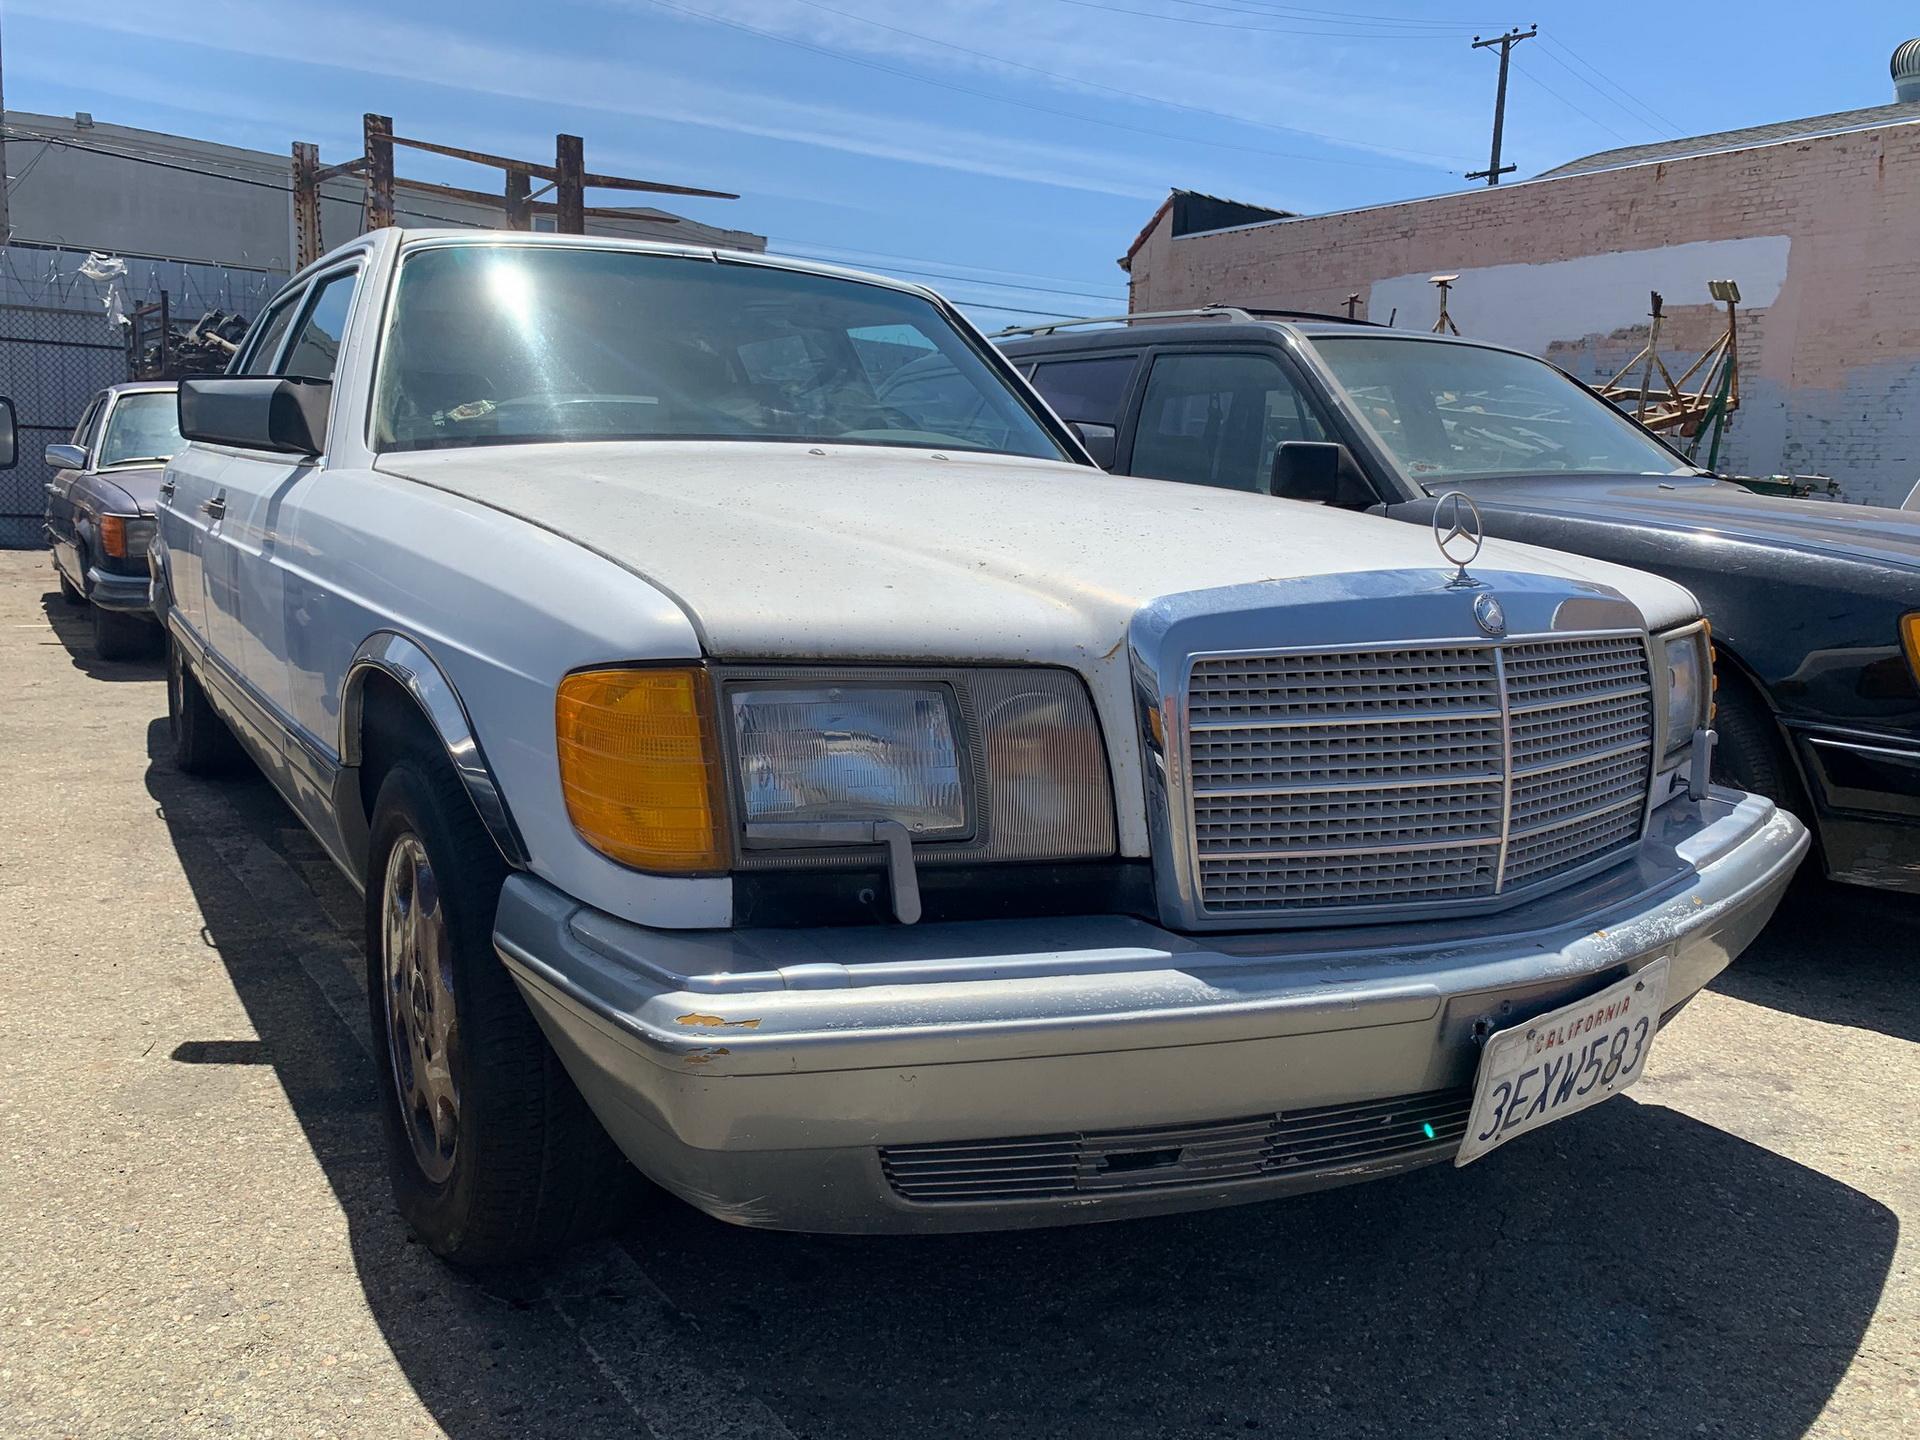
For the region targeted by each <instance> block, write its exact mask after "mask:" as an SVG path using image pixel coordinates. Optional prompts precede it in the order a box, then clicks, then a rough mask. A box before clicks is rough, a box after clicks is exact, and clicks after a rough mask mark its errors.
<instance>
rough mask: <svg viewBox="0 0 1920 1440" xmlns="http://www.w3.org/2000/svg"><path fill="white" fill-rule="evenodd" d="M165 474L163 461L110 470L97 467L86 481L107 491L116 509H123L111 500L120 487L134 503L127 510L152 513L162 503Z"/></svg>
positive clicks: (129, 511) (145, 513) (133, 512)
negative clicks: (161, 492) (156, 463)
mask: <svg viewBox="0 0 1920 1440" xmlns="http://www.w3.org/2000/svg"><path fill="white" fill-rule="evenodd" d="M166 473H167V467H166V466H165V465H164V464H161V465H121V466H116V467H115V468H113V469H111V470H95V471H93V472H91V473H90V474H89V475H88V477H87V482H88V483H89V484H90V485H93V486H95V487H96V488H98V489H99V490H101V491H102V492H105V493H106V495H107V498H108V499H109V500H110V501H111V503H112V505H113V508H114V509H115V510H120V509H121V502H120V501H119V500H117V499H112V497H111V492H112V491H114V490H118V491H119V492H120V493H121V494H122V495H125V496H126V497H127V504H128V505H130V506H131V509H130V510H128V511H126V512H125V513H129V514H137V515H151V514H153V512H154V507H155V506H156V505H158V504H159V503H160V482H161V480H162V479H164V478H165V477H166Z"/></svg>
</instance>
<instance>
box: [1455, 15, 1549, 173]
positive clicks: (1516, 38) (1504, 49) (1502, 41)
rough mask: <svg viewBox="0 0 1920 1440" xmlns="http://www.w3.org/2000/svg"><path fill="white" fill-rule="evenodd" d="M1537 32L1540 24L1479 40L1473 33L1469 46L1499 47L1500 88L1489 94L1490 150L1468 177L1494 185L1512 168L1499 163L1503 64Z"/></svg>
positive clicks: (1504, 100) (1504, 117) (1504, 108)
mask: <svg viewBox="0 0 1920 1440" xmlns="http://www.w3.org/2000/svg"><path fill="white" fill-rule="evenodd" d="M1539 33H1540V27H1539V26H1538V25H1535V26H1534V27H1533V28H1532V29H1530V30H1509V31H1508V32H1507V33H1506V34H1504V35H1496V36H1494V37H1493V38H1492V39H1491V40H1482V39H1481V38H1480V37H1479V36H1478V35H1476V36H1474V37H1473V48H1474V49H1476V50H1491V49H1492V48H1493V47H1494V46H1496V45H1498V46H1499V47H1500V88H1499V89H1498V90H1497V91H1496V92H1495V93H1494V98H1493V154H1492V155H1491V156H1490V157H1489V159H1488V160H1487V168H1486V169H1484V170H1474V171H1470V172H1469V173H1468V175H1467V179H1469V180H1484V181H1486V182H1487V184H1489V185H1498V184H1499V183H1500V177H1501V176H1502V175H1505V174H1506V173H1507V172H1508V171H1510V170H1512V169H1513V166H1511V165H1502V164H1501V163H1500V138H1501V135H1502V132H1504V131H1505V129H1506V124H1507V64H1508V62H1509V60H1510V59H1511V58H1512V55H1513V47H1514V46H1516V45H1518V44H1519V43H1520V42H1521V41H1522V40H1531V39H1532V38H1533V37H1534V36H1536V35H1538V34H1539Z"/></svg>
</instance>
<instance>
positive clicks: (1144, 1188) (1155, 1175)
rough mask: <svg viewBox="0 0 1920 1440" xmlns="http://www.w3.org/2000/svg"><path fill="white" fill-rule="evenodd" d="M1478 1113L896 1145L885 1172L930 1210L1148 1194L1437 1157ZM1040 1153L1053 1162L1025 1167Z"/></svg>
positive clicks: (1385, 1107) (1301, 1118)
mask: <svg viewBox="0 0 1920 1440" xmlns="http://www.w3.org/2000/svg"><path fill="white" fill-rule="evenodd" d="M1472 1105H1473V1092H1472V1090H1471V1089H1468V1088H1460V1089H1454V1090H1430V1091H1424V1092H1421V1093H1419V1094H1414V1095H1400V1096H1394V1097H1391V1098H1389V1099H1384V1100H1367V1101H1361V1102H1357V1103H1354V1104H1345V1105H1324V1106H1315V1107H1313V1108H1310V1109H1303V1110H1286V1111H1280V1112H1278V1113H1275V1114H1268V1115H1255V1116H1240V1117H1236V1118H1234V1119H1230V1120H1216V1121H1206V1122H1202V1123H1199V1124H1194V1125H1172V1126H1155V1127H1149V1128H1139V1129H1131V1130H1090V1131H1086V1132H1083V1133H1080V1134H1076V1135H1045V1136H1033V1137H1014V1138H1010V1139H998V1140H973V1141H957V1142H944V1141H943V1142H937V1143H933V1144H924V1145H887V1146H882V1147H881V1149H880V1166H881V1170H882V1171H883V1173H884V1174H885V1175H886V1178H887V1183H888V1184H889V1185H890V1186H891V1187H892V1188H893V1191H894V1193H895V1194H897V1195H899V1196H900V1197H901V1198H902V1199H904V1200H911V1201H914V1202H917V1203H920V1204H929V1205H940V1204H962V1203H966V1202H976V1203H978V1202H985V1201H995V1200H1045V1199H1052V1198H1059V1197H1061V1196H1068V1195H1116V1194H1144V1193H1149V1192H1152V1191H1155V1190H1166V1189H1174V1188H1178V1187H1180V1186H1183V1185H1212V1184H1220V1183H1237V1182H1244V1181H1254V1180H1260V1179H1266V1178H1271V1177H1274V1176H1280V1175H1285V1176H1301V1175H1311V1174H1314V1173H1316V1172H1318V1171H1324V1170H1333V1169H1339V1168H1346V1167H1350V1166H1353V1165H1356V1164H1362V1163H1366V1162H1368V1161H1372V1160H1393V1159H1398V1158H1402V1157H1405V1156H1410V1155H1414V1154H1417V1153H1418V1152H1421V1151H1429V1150H1430V1151H1433V1152H1435V1153H1434V1158H1439V1157H1440V1155H1441V1154H1444V1153H1446V1152H1448V1151H1450V1150H1451V1149H1452V1148H1453V1147H1454V1146H1457V1145H1458V1144H1459V1142H1460V1138H1461V1136H1462V1135H1463V1134H1464V1133H1465V1132H1466V1126H1467V1114H1468V1111H1469V1110H1470V1109H1471V1108H1472ZM1035 1155H1044V1156H1045V1157H1046V1158H1045V1162H1044V1164H1042V1163H1041V1162H1039V1161H1036V1160H1034V1159H1031V1158H1023V1157H1032V1156H1035Z"/></svg>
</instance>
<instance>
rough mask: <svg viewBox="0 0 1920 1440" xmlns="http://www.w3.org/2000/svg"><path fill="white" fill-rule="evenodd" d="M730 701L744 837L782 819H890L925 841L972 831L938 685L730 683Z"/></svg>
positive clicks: (948, 708) (944, 693)
mask: <svg viewBox="0 0 1920 1440" xmlns="http://www.w3.org/2000/svg"><path fill="white" fill-rule="evenodd" d="M727 700H728V706H729V709H730V712H731V719H732V724H733V740H734V754H735V757H736V759H737V763H738V765H739V773H740V798H741V811H742V818H743V819H744V820H745V822H746V825H747V837H748V840H749V842H751V841H752V840H753V839H754V838H755V833H754V832H755V830H756V828H757V827H761V826H769V825H771V826H778V825H780V824H783V823H785V824H831V823H834V822H849V821H852V822H857V821H867V820H895V821H898V822H899V823H900V824H902V825H904V826H905V827H906V828H907V830H908V831H909V832H910V833H911V834H912V835H913V837H914V838H915V839H925V840H938V839H958V838H961V837H963V836H965V835H966V834H967V832H968V830H969V829H970V822H969V817H968V813H967V795H966V784H965V781H964V778H963V773H962V770H961V763H960V750H959V746H958V745H957V743H956V742H955V739H954V736H955V729H956V727H955V724H954V704H953V697H952V695H951V693H950V692H949V691H948V689H947V688H946V687H945V686H944V685H911V686H902V685H862V684H847V685H806V686H791V685H780V684H753V685H735V686H732V687H730V688H729V690H728V691H727ZM763 833H765V832H763Z"/></svg>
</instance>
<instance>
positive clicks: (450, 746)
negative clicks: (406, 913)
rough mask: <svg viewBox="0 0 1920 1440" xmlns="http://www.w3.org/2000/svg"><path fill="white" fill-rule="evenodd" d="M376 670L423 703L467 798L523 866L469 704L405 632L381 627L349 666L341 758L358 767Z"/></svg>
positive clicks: (512, 861)
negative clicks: (369, 690)
mask: <svg viewBox="0 0 1920 1440" xmlns="http://www.w3.org/2000/svg"><path fill="white" fill-rule="evenodd" d="M376 671H378V672H379V673H380V674H382V675H386V676H388V677H390V678H391V679H392V680H394V681H395V682H396V683H397V684H399V686H400V687H401V689H403V690H405V691H406V692H407V694H409V695H410V696H412V697H413V702H414V704H416V705H418V706H419V707H420V712H421V714H422V715H424V716H425V717H426V720H427V723H428V724H429V725H431V726H432V727H433V731H434V733H435V734H436V735H437V736H439V739H440V743H441V745H442V746H444V747H445V749H446V753H447V759H448V761H449V762H450V763H451V764H452V765H453V768H454V771H455V773H457V774H458V775H459V776H460V782H461V784H462V785H464V786H465V787H466V791H467V798H468V799H470V800H472V801H473V808H474V810H475V811H476V812H477V813H478V814H479V816H480V823H481V824H483V825H485V826H486V827H487V833H488V834H489V835H491V836H492V837H493V843H494V844H495V845H497V846H499V847H500V854H501V855H502V857H504V858H505V860H506V862H507V863H508V864H509V865H511V866H513V867H514V868H515V869H520V870H524V869H525V868H526V867H527V847H526V843H525V842H524V841H523V840H522V839H521V838H520V831H519V828H518V827H517V826H516V825H515V824H514V823H513V816H512V814H511V813H509V812H508V810H507V801H506V797H505V796H504V795H502V794H501V793H500V786H499V783H498V782H497V781H496V780H495V779H494V775H493V769H492V767H491V766H490V765H488V764H487V757H486V754H485V752H484V751H482V750H481V748H480V740H479V737H478V736H476V735H475V734H474V731H473V722H472V721H471V720H470V719H469V718H468V716H467V707H466V706H465V705H463V704H461V703H460V696H459V693H458V692H457V691H455V690H454V688H453V682H451V681H450V680H448V679H447V677H446V675H445V673H444V672H443V671H442V670H441V669H440V667H439V666H438V665H437V664H435V663H434V660H433V657H432V656H431V655H429V654H428V653H427V652H426V651H425V650H424V649H422V648H421V647H420V646H419V645H418V644H417V643H415V642H414V641H412V640H409V639H408V638H407V637H406V636H404V635H396V634H395V633H393V632H392V631H390V630H383V631H381V632H379V633H378V634H375V635H370V636H368V637H367V639H365V640H363V641H362V642H361V644H360V648H359V649H358V650H356V651H354V655H353V660H352V662H351V663H350V664H349V665H348V666H347V678H346V683H345V686H344V691H343V694H342V696H341V704H340V760H341V763H342V764H343V765H346V766H351V767H353V768H354V769H355V770H356V771H357V770H358V768H359V765H360V760H361V741H360V732H361V707H362V705H363V703H364V700H365V695H366V682H367V678H368V676H370V675H371V674H373V673H374V672H376Z"/></svg>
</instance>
